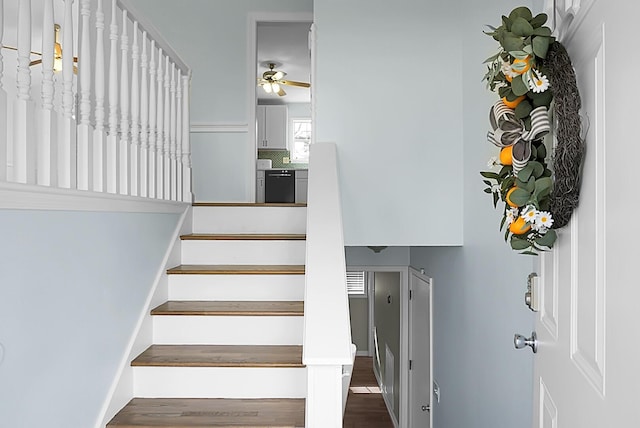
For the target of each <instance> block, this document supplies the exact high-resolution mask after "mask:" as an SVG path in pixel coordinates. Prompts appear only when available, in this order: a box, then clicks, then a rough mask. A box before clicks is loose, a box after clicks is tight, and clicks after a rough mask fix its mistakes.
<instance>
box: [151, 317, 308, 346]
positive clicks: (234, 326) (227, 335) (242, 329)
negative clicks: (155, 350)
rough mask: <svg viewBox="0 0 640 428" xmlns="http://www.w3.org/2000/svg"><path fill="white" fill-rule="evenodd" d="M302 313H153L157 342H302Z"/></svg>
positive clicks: (224, 343)
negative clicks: (210, 314) (193, 314)
mask: <svg viewBox="0 0 640 428" xmlns="http://www.w3.org/2000/svg"><path fill="white" fill-rule="evenodd" d="M303 322H304V320H303V317H302V316H182V315H161V316H160V315H157V316H154V317H153V343H155V344H158V345H302V325H303Z"/></svg>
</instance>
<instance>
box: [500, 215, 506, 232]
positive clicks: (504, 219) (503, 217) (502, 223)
mask: <svg viewBox="0 0 640 428" xmlns="http://www.w3.org/2000/svg"><path fill="white" fill-rule="evenodd" d="M506 222H507V216H506V215H505V216H502V221H501V222H500V229H499V230H502V228H503V227H504V224H505V223H506Z"/></svg>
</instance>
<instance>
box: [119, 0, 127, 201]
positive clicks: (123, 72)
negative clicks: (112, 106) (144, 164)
mask: <svg viewBox="0 0 640 428" xmlns="http://www.w3.org/2000/svg"><path fill="white" fill-rule="evenodd" d="M120 50H121V52H122V59H121V61H120V67H121V68H120V145H119V147H118V152H119V155H120V157H119V162H118V170H119V172H120V175H119V178H120V183H119V191H120V194H122V195H128V194H129V181H130V179H129V172H130V164H129V161H130V160H129V102H130V100H129V35H128V33H127V11H126V10H123V11H122V34H121V35H120Z"/></svg>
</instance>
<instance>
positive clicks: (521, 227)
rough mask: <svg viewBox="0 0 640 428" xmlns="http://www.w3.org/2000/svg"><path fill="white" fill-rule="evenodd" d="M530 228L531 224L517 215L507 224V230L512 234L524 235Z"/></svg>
mask: <svg viewBox="0 0 640 428" xmlns="http://www.w3.org/2000/svg"><path fill="white" fill-rule="evenodd" d="M530 230H531V225H530V224H529V223H527V222H526V220H525V219H523V218H522V217H518V218H517V219H516V220H515V221H514V222H513V223H511V224H510V225H509V231H510V232H511V233H513V234H514V235H524V234H525V233H527V232H528V231H530Z"/></svg>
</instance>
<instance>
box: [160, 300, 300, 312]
mask: <svg viewBox="0 0 640 428" xmlns="http://www.w3.org/2000/svg"><path fill="white" fill-rule="evenodd" d="M303 314H304V302H300V301H179V300H170V301H168V302H165V303H163V304H161V305H160V306H158V307H157V308H155V309H153V310H152V311H151V315H210V316H222V315H235V316H302V315H303Z"/></svg>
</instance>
